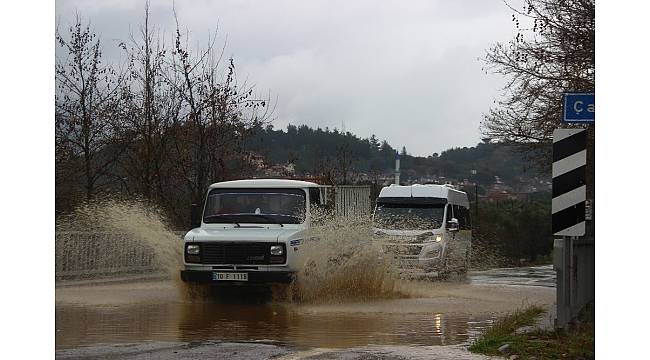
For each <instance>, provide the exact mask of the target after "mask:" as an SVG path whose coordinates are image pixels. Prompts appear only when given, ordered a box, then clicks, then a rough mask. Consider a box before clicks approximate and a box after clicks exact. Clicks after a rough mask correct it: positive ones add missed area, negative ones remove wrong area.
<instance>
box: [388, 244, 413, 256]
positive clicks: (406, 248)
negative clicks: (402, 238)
mask: <svg viewBox="0 0 650 360" xmlns="http://www.w3.org/2000/svg"><path fill="white" fill-rule="evenodd" d="M383 250H384V252H385V253H387V254H393V255H420V252H422V245H414V244H385V245H383Z"/></svg>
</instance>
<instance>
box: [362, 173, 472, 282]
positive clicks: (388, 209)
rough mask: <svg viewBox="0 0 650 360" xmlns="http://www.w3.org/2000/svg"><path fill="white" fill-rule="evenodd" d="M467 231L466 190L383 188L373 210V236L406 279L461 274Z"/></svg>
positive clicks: (465, 261) (465, 264) (466, 262)
mask: <svg viewBox="0 0 650 360" xmlns="http://www.w3.org/2000/svg"><path fill="white" fill-rule="evenodd" d="M471 229H472V228H471V219H470V211H469V201H468V198H467V194H466V193H464V192H462V191H458V190H456V189H454V188H452V187H451V186H449V185H428V184H427V185H420V184H415V185H410V186H400V185H391V186H387V187H384V188H382V190H381V192H380V193H379V197H378V198H377V202H376V206H375V211H374V214H373V234H374V237H375V239H376V240H377V241H382V248H383V249H384V252H385V253H386V254H388V255H390V256H393V257H394V258H395V260H396V261H397V263H398V265H399V268H400V270H401V274H402V276H403V277H407V278H430V277H440V276H445V275H447V274H449V273H450V272H452V271H457V272H459V273H464V272H466V271H467V269H468V267H469V260H470V252H471V241H472V230H471Z"/></svg>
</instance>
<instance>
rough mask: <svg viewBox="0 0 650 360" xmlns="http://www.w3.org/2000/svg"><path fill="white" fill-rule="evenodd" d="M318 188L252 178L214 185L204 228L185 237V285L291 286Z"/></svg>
mask: <svg viewBox="0 0 650 360" xmlns="http://www.w3.org/2000/svg"><path fill="white" fill-rule="evenodd" d="M320 190H321V187H320V186H319V185H318V184H315V183H312V182H306V181H297V180H276V179H254V180H237V181H226V182H220V183H215V184H212V185H211V186H210V187H209V189H208V192H207V195H206V201H205V204H204V207H203V212H202V216H201V225H200V227H198V228H195V229H192V230H190V231H189V232H188V233H187V234H186V235H185V238H184V245H183V261H184V270H182V271H181V278H182V280H183V281H185V282H198V283H210V284H217V285H224V284H227V285H232V284H237V285H243V284H260V283H262V284H265V283H278V282H279V283H289V282H291V281H292V280H293V279H294V278H295V274H296V272H297V270H298V267H297V265H298V263H299V257H300V254H301V252H300V248H301V246H302V245H303V244H304V234H305V231H306V230H307V229H308V228H309V224H310V220H311V219H310V210H311V208H312V207H313V206H317V204H321V203H322V201H323V198H322V193H321V192H320Z"/></svg>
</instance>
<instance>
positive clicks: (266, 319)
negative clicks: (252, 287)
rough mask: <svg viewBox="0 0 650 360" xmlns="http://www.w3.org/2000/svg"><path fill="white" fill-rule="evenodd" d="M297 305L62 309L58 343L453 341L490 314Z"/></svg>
mask: <svg viewBox="0 0 650 360" xmlns="http://www.w3.org/2000/svg"><path fill="white" fill-rule="evenodd" d="M303 310H304V309H302V308H301V307H300V306H298V305H292V304H266V305H254V304H250V305H249V304H224V303H217V302H199V303H192V302H181V301H177V302H168V303H161V304H131V305H121V306H79V305H62V306H57V308H56V347H57V348H68V347H75V346H79V345H90V344H97V343H124V342H138V341H145V340H157V341H188V342H189V341H202V340H223V341H277V342H280V343H285V344H289V345H294V346H304V347H334V348H336V347H351V346H362V345H368V344H413V345H448V344H457V343H462V342H465V341H467V340H471V339H472V338H474V337H476V336H477V334H478V333H479V332H480V330H482V329H484V328H485V327H486V326H488V325H489V324H490V323H491V321H492V320H493V319H492V318H491V317H489V316H487V315H484V316H483V317H478V318H476V317H472V316H469V315H446V314H440V313H401V314H395V313H355V312H343V313H342V312H318V311H316V312H314V311H303Z"/></svg>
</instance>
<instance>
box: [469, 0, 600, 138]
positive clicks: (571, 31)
mask: <svg viewBox="0 0 650 360" xmlns="http://www.w3.org/2000/svg"><path fill="white" fill-rule="evenodd" d="M511 9H512V10H513V11H514V14H513V16H512V21H513V22H514V24H515V27H516V29H517V35H516V37H515V39H513V40H511V41H510V42H509V43H507V44H502V43H497V44H496V45H495V46H493V47H492V48H491V49H490V50H489V51H488V52H487V56H486V57H485V59H484V60H485V62H486V64H487V69H489V70H491V71H493V72H495V73H497V74H501V75H503V76H504V77H505V78H506V79H508V82H507V84H506V86H505V87H504V89H503V91H504V96H503V99H502V100H500V101H498V102H497V104H496V106H495V107H493V108H492V109H490V111H489V113H488V114H487V115H485V118H484V120H483V122H482V124H481V127H482V132H483V134H484V135H485V136H486V137H488V138H491V139H493V140H496V141H500V142H510V143H520V144H521V143H523V144H528V145H531V144H536V143H548V142H549V141H550V139H551V136H552V132H553V129H554V128H556V127H557V125H558V124H559V123H560V115H561V111H562V93H563V92H567V91H593V90H594V87H595V56H594V53H595V46H594V45H595V42H594V39H595V21H594V13H595V3H594V0H525V5H524V9H523V10H518V9H515V8H512V7H511ZM520 20H522V22H525V23H526V24H528V23H530V26H528V25H526V26H524V25H523V24H520Z"/></svg>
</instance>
